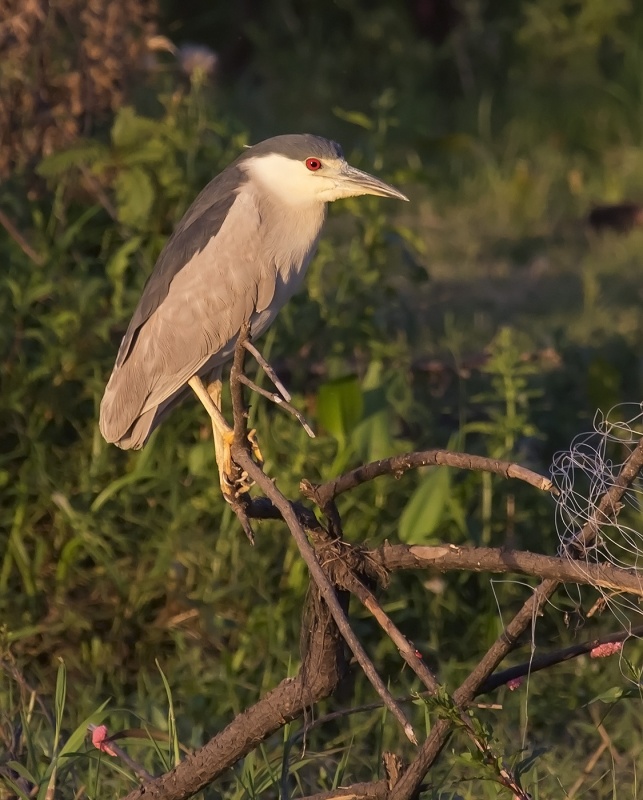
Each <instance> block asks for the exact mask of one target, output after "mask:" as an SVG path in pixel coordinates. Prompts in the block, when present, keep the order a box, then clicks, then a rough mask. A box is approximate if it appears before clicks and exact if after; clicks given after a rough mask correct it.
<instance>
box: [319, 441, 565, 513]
mask: <svg viewBox="0 0 643 800" xmlns="http://www.w3.org/2000/svg"><path fill="white" fill-rule="evenodd" d="M427 466H440V467H456V468H457V469H467V470H471V471H474V472H491V473H493V474H495V475H502V476H503V477H505V478H515V479H516V480H520V481H524V482H525V483H528V484H530V485H531V486H535V487H536V489H541V490H542V491H544V492H551V493H552V494H557V493H558V490H557V489H555V487H554V485H553V484H552V482H551V481H550V480H549V478H545V477H544V476H543V475H539V474H538V473H537V472H532V470H530V469H527V467H521V466H520V464H514V463H512V462H511V461H499V460H498V459H495V458H485V457H484V456H475V455H471V454H469V453H454V452H451V451H450V450H424V451H421V452H417V453H404V454H403V455H399V456H391V457H390V458H383V459H381V460H379V461H372V462H371V463H370V464H364V465H363V466H361V467H357V468H356V469H354V470H351V471H350V472H347V473H346V474H345V475H341V476H340V477H339V478H334V479H333V480H331V481H327V482H326V483H322V484H318V485H317V486H315V489H316V491H317V494H318V496H319V497H320V498H321V502H322V504H323V502H324V501H326V500H329V499H332V498H335V497H337V495H339V494H342V493H343V492H347V491H349V490H350V489H354V488H355V487H356V486H360V484H362V483H366V482H367V481H372V480H373V479H374V478H379V477H380V476H381V475H394V476H395V477H396V478H399V477H400V476H401V475H403V474H404V473H405V472H408V471H409V470H411V469H418V467H427Z"/></svg>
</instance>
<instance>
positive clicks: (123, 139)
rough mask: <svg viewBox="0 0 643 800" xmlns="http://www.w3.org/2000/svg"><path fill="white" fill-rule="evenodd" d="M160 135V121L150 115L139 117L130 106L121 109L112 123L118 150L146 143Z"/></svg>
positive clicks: (114, 140)
mask: <svg viewBox="0 0 643 800" xmlns="http://www.w3.org/2000/svg"><path fill="white" fill-rule="evenodd" d="M158 135H159V123H158V122H157V121H156V120H153V119H150V118H149V117H139V116H138V114H137V113H136V112H135V111H134V109H133V108H131V107H130V106H125V107H123V108H121V109H119V111H118V114H117V115H116V119H115V120H114V124H113V125H112V143H113V145H114V147H115V148H116V149H117V150H123V149H129V148H135V147H137V146H138V145H142V144H143V145H144V144H145V143H147V142H148V141H149V140H150V139H152V138H158Z"/></svg>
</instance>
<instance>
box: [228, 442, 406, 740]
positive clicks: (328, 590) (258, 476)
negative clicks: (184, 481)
mask: <svg viewBox="0 0 643 800" xmlns="http://www.w3.org/2000/svg"><path fill="white" fill-rule="evenodd" d="M232 456H233V458H234V460H235V462H236V463H237V464H239V466H240V467H242V468H243V469H244V470H245V471H246V472H247V473H248V475H249V476H250V477H251V478H252V479H253V480H254V481H255V483H256V484H257V486H259V488H260V489H261V490H262V491H263V492H264V494H265V495H266V496H267V497H268V498H269V499H270V500H271V501H272V503H273V504H274V505H275V507H276V508H277V509H279V511H280V512H281V515H282V517H283V518H284V520H285V522H286V523H287V525H288V527H289V528H290V532H291V533H292V535H293V538H294V539H295V542H296V544H297V547H298V548H299V552H300V553H301V556H302V558H303V559H304V561H305V562H306V565H307V566H308V569H309V570H310V574H311V577H312V579H313V580H314V581H315V583H316V584H317V586H318V587H319V589H320V591H321V594H322V597H323V598H324V600H325V601H326V603H327V604H328V608H329V610H330V612H331V614H332V616H333V619H334V620H335V623H336V625H337V627H338V628H339V630H340V632H341V634H342V636H343V637H344V639H345V640H346V643H347V644H348V646H349V648H350V649H351V651H352V652H353V655H354V656H355V658H356V659H357V661H358V663H359V665H360V667H361V668H362V670H363V671H364V673H365V675H366V677H367V678H368V679H369V681H370V682H371V684H372V686H373V688H374V689H375V691H376V692H377V693H378V694H379V696H380V697H381V698H382V700H383V701H384V704H385V705H386V707H387V708H388V709H389V711H390V712H391V713H392V714H393V716H394V717H395V719H397V721H398V722H399V723H400V725H401V726H402V728H403V730H404V733H405V735H406V737H407V738H408V739H409V741H411V742H412V743H413V744H417V739H416V737H415V733H414V732H413V728H412V727H411V724H410V722H409V721H408V720H407V718H406V716H405V714H404V712H403V711H402V709H401V708H400V706H399V705H398V704H397V703H396V702H395V700H394V699H393V697H392V696H391V694H390V692H389V691H388V689H387V688H386V686H385V684H384V682H383V681H382V679H381V678H380V676H379V675H378V673H377V670H376V669H375V667H374V665H373V663H372V661H371V660H370V658H369V657H368V655H367V654H366V651H365V650H364V648H363V647H362V645H361V644H360V642H359V640H358V639H357V637H356V636H355V634H354V632H353V630H352V628H351V626H350V623H349V622H348V620H347V618H346V615H345V614H344V612H343V610H342V608H341V606H340V605H339V601H338V600H337V596H336V595H335V591H334V589H333V586H332V585H331V583H330V581H329V580H328V577H327V576H326V573H325V572H324V570H323V569H322V567H321V566H320V564H319V561H318V560H317V556H316V554H315V551H314V549H313V547H312V545H311V544H310V542H309V541H308V538H307V537H306V533H305V531H304V529H303V527H302V526H301V524H300V522H299V519H298V518H297V514H296V513H295V511H294V509H293V507H292V505H291V503H290V501H289V500H287V499H286V497H285V496H284V495H283V494H282V493H281V492H280V491H279V490H278V489H277V487H276V486H275V484H274V483H273V482H272V480H271V479H270V478H269V477H268V476H267V475H266V474H265V473H264V472H263V470H262V469H261V468H260V467H259V466H258V465H257V464H255V462H254V461H253V460H252V458H251V457H250V455H249V453H248V452H247V451H246V450H244V449H243V448H239V447H237V446H236V445H233V452H232Z"/></svg>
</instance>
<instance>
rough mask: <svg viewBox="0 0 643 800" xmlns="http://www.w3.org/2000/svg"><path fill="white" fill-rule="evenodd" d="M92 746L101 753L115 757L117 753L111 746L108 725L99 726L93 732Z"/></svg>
mask: <svg viewBox="0 0 643 800" xmlns="http://www.w3.org/2000/svg"><path fill="white" fill-rule="evenodd" d="M92 744H93V745H94V747H95V748H96V749H97V750H100V751H101V753H107V755H108V756H115V755H116V751H115V750H114V749H113V748H112V747H110V745H109V736H108V735H107V725H97V726H96V727H95V728H94V730H93V731H92Z"/></svg>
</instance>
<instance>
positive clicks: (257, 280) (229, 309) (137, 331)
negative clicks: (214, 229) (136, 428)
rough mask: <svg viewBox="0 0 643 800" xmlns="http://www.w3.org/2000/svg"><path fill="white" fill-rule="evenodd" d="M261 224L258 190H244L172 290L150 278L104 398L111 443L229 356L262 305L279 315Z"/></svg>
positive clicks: (171, 282)
mask: <svg viewBox="0 0 643 800" xmlns="http://www.w3.org/2000/svg"><path fill="white" fill-rule="evenodd" d="M260 223H261V216H260V213H259V209H258V207H257V205H256V202H255V199H254V197H253V195H252V193H251V192H249V191H243V190H241V191H240V192H239V193H238V194H237V195H236V197H234V202H233V203H232V205H231V207H230V209H229V212H228V214H227V216H226V218H225V220H224V221H223V223H222V224H221V225H220V227H219V230H218V233H217V234H216V235H215V236H213V237H212V238H210V239H209V241H208V243H207V244H206V245H205V246H204V247H202V248H201V249H196V248H193V253H192V255H191V257H190V258H189V260H188V261H187V263H185V265H184V266H183V267H182V268H181V269H179V270H178V271H177V270H175V271H174V273H173V274H172V276H171V277H168V278H167V289H166V292H165V295H164V296H162V297H161V292H160V291H159V287H161V288H163V287H164V286H165V283H161V282H160V280H161V279H160V278H158V279H156V282H155V283H152V282H151V281H150V283H152V289H150V291H149V294H148V297H147V300H146V305H143V303H142V302H141V303H140V304H139V307H138V308H137V312H136V314H135V318H134V319H132V323H131V324H130V329H131V332H130V330H129V329H128V333H127V334H126V337H125V339H126V340H127V341H125V340H124V341H123V344H122V345H121V351H120V352H119V359H118V360H117V363H116V366H115V367H114V371H113V373H112V376H111V378H110V380H109V383H108V384H107V388H106V389H105V395H104V397H103V401H102V403H101V414H100V428H101V432H102V434H103V436H104V437H105V439H107V441H111V442H118V441H119V440H120V439H122V438H123V437H125V435H126V434H127V431H128V430H129V429H130V428H131V426H132V425H133V424H134V422H136V420H137V419H138V418H139V417H140V416H141V415H142V414H145V413H146V412H149V411H150V410H152V409H155V408H157V407H158V406H160V405H161V404H162V403H164V402H165V401H167V400H168V399H170V398H172V396H173V395H175V394H176V393H177V392H178V391H180V390H181V388H182V387H183V386H184V385H185V383H187V381H188V380H189V379H190V378H191V377H192V376H193V375H195V374H197V373H199V371H200V370H201V369H202V368H203V367H204V365H207V366H208V369H211V368H213V367H215V366H217V365H218V364H221V363H224V362H225V361H226V360H228V358H229V357H230V354H231V350H232V347H233V346H234V342H235V340H236V337H237V335H238V333H239V330H240V329H241V326H242V325H243V322H244V321H245V320H250V319H251V318H252V317H253V315H254V314H261V312H262V311H263V312H265V313H270V315H271V316H272V315H273V309H272V306H275V303H273V302H272V301H273V298H274V296H275V291H276V288H277V271H276V267H275V263H274V259H273V258H271V257H266V255H265V254H264V253H263V247H262V236H261V228H260ZM183 230H185V231H186V232H188V231H189V230H190V227H189V226H184V227H183ZM162 275H163V281H165V278H166V275H167V273H166V272H163V273H162ZM148 285H149V283H148ZM152 290H154V291H152ZM146 292H147V287H146ZM269 307H270V308H271V310H270V311H269V312H267V311H266V309H268V308H269ZM276 311H277V309H276V308H274V313H276ZM265 313H264V316H265ZM141 444H142V442H141V443H139V444H136V445H128V446H140V445H141Z"/></svg>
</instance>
